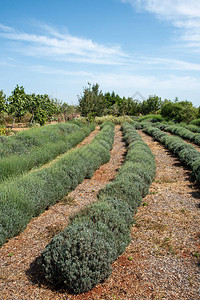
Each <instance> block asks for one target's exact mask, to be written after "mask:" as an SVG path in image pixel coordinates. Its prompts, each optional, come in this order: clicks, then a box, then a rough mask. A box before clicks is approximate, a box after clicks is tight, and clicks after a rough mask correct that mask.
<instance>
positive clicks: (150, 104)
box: [141, 95, 162, 115]
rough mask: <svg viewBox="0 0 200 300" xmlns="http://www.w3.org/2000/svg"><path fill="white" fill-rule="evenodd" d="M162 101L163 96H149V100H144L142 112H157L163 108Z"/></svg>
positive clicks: (145, 113)
mask: <svg viewBox="0 0 200 300" xmlns="http://www.w3.org/2000/svg"><path fill="white" fill-rule="evenodd" d="M161 103H162V101H161V98H159V97H158V96H156V95H154V96H149V98H148V99H147V100H144V101H143V102H142V105H141V113H142V114H144V115H148V114H150V113H152V114H155V113H156V112H157V111H158V110H159V109H160V108H161Z"/></svg>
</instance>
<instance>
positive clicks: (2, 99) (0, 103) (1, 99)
mask: <svg viewBox="0 0 200 300" xmlns="http://www.w3.org/2000/svg"><path fill="white" fill-rule="evenodd" d="M6 110H7V105H6V95H5V94H4V92H3V90H0V114H1V113H3V112H6Z"/></svg>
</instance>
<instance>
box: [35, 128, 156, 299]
mask: <svg viewBox="0 0 200 300" xmlns="http://www.w3.org/2000/svg"><path fill="white" fill-rule="evenodd" d="M123 132H124V137H125V139H126V142H127V144H128V153H127V156H126V159H125V162H124V164H123V166H122V167H121V168H120V170H119V173H118V174H117V176H116V178H115V180H114V181H113V182H112V183H110V184H107V185H106V187H105V188H103V189H102V190H101V191H100V193H99V195H98V198H99V201H97V202H96V203H94V204H92V205H90V206H88V207H87V208H85V209H84V210H82V211H80V212H79V213H77V214H75V215H74V216H73V217H72V218H71V221H70V225H69V226H68V227H67V228H66V229H65V230H64V231H62V232H61V233H60V234H58V235H56V236H55V237H54V238H53V239H52V241H51V242H50V243H49V244H48V245H47V247H46V248H45V250H44V251H43V253H42V255H41V264H42V268H43V271H44V274H45V277H46V279H47V280H48V281H49V282H50V283H51V284H52V283H53V284H55V285H59V284H62V286H63V285H64V286H65V287H66V288H67V289H68V290H69V291H70V292H72V293H76V294H78V293H83V292H86V291H88V290H90V289H91V288H93V287H94V286H95V285H96V284H98V283H100V282H102V281H103V280H105V278H107V277H108V276H109V274H110V273H111V271H112V269H111V263H112V262H113V261H114V260H115V259H116V258H117V257H118V256H119V255H120V254H121V253H123V251H124V250H125V248H126V246H127V245H128V244H129V242H130V228H131V225H132V223H133V214H134V213H135V211H136V209H137V207H138V205H140V203H141V200H142V196H145V195H146V194H147V193H148V189H149V185H150V184H151V182H152V180H153V178H154V175H155V163H154V156H153V154H152V153H151V151H150V149H149V148H148V146H147V145H146V144H144V142H143V141H142V139H141V137H140V136H139V135H138V133H137V132H136V131H135V129H134V127H133V126H132V125H130V124H129V123H125V124H124V125H123Z"/></svg>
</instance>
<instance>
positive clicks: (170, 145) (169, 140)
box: [143, 126, 200, 182]
mask: <svg viewBox="0 0 200 300" xmlns="http://www.w3.org/2000/svg"><path fill="white" fill-rule="evenodd" d="M143 131H144V132H146V133H147V134H149V135H151V136H153V137H154V138H155V139H156V140H157V141H159V142H161V143H162V144H164V145H165V146H166V148H167V149H169V150H170V151H171V152H172V153H174V154H176V155H177V156H178V157H179V159H180V161H181V162H183V163H184V164H185V165H187V166H188V167H189V168H191V170H192V174H193V176H194V178H195V180H196V181H197V182H200V152H199V151H198V150H196V149H195V148H194V147H193V146H192V145H189V144H187V143H185V142H184V141H183V140H182V139H181V138H179V137H176V136H170V135H168V134H167V133H165V132H163V131H161V130H160V129H159V128H155V127H153V126H149V127H145V128H144V129H143Z"/></svg>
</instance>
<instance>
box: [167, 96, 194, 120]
mask: <svg viewBox="0 0 200 300" xmlns="http://www.w3.org/2000/svg"><path fill="white" fill-rule="evenodd" d="M197 114H198V112H197V109H196V108H195V107H194V106H193V104H192V102H189V101H187V100H186V101H180V102H178V101H177V100H175V102H171V101H170V102H168V103H165V104H164V105H163V107H162V108H161V115H162V116H163V117H164V118H168V119H174V120H175V121H176V122H187V123H189V122H190V121H191V120H193V119H195V118H196V117H197Z"/></svg>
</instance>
